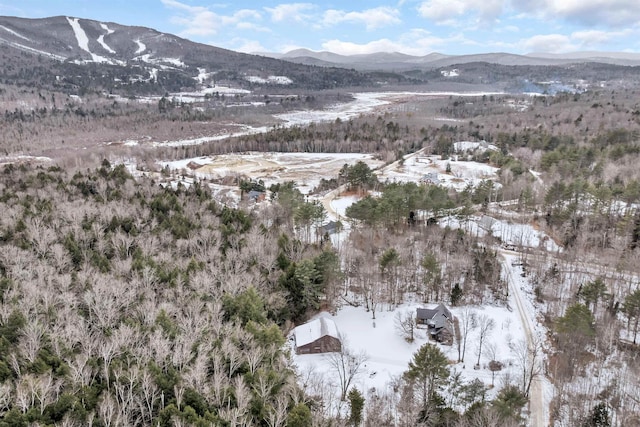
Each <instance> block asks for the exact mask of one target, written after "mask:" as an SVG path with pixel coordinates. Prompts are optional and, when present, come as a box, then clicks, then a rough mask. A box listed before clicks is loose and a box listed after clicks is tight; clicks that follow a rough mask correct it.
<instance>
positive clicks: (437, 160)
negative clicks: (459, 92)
mask: <svg viewBox="0 0 640 427" xmlns="http://www.w3.org/2000/svg"><path fill="white" fill-rule="evenodd" d="M467 144H469V143H467ZM478 144H479V143H478ZM447 169H449V170H450V172H447ZM498 170H499V169H498V168H496V167H493V166H490V165H488V164H486V163H478V162H467V161H462V160H457V157H456V156H454V157H453V158H451V159H447V160H443V159H442V158H441V156H434V155H427V154H424V151H423V150H421V151H418V152H417V153H413V154H409V155H407V156H405V157H404V160H403V161H402V162H395V163H392V164H391V165H389V166H386V167H384V168H383V169H382V170H380V171H378V173H377V175H378V180H380V181H382V182H416V183H419V182H421V181H422V180H423V179H424V177H425V176H427V175H431V176H432V181H434V180H435V182H432V183H437V184H439V185H442V186H445V187H448V188H453V189H455V190H457V191H462V190H464V189H465V188H466V187H467V186H468V185H472V186H476V185H478V184H479V183H480V182H481V181H482V180H491V181H494V182H495V183H496V185H499V183H497V181H498V174H497V173H498Z"/></svg>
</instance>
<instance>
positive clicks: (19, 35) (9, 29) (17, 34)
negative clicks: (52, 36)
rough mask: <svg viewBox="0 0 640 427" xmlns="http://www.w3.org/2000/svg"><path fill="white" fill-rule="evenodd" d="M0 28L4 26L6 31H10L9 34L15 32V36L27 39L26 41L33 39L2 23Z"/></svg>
mask: <svg viewBox="0 0 640 427" xmlns="http://www.w3.org/2000/svg"><path fill="white" fill-rule="evenodd" d="M0 28H2V29H3V30H5V31H6V32H7V33H9V34H13V35H14V36H16V37H19V38H21V39H22V40H26V41H28V42H30V41H31V39H29V38H28V37H25V36H23V35H22V34H20V33H18V32H16V31H14V30H12V29H11V28H7V27H5V26H4V25H0Z"/></svg>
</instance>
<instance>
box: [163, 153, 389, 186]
mask: <svg viewBox="0 0 640 427" xmlns="http://www.w3.org/2000/svg"><path fill="white" fill-rule="evenodd" d="M358 161H363V162H365V163H367V164H368V165H369V167H371V168H376V167H378V166H380V165H381V164H382V162H381V161H380V160H376V159H375V158H374V157H373V156H372V155H370V154H358V153H253V152H252V153H231V154H224V155H218V156H211V157H198V158H193V159H183V160H178V161H173V162H161V163H160V164H161V166H162V167H165V166H168V167H169V169H172V170H182V169H187V167H188V166H187V165H189V164H191V167H192V169H193V168H194V167H195V169H193V173H191V174H193V175H195V176H197V177H199V178H207V179H210V178H214V179H221V178H224V177H226V176H245V177H247V178H250V179H253V180H256V181H257V180H262V181H264V183H265V185H266V186H267V187H268V186H270V185H271V184H277V183H282V182H286V181H294V182H296V183H297V187H298V189H299V190H300V191H301V192H302V193H303V194H308V193H309V192H310V191H311V190H312V189H313V188H315V187H316V186H317V185H318V184H319V183H320V180H321V179H322V178H327V179H329V178H335V177H336V176H337V175H338V172H339V171H340V169H341V168H342V167H343V166H344V165H345V164H349V165H352V164H355V163H356V162H358ZM196 165H197V167H196Z"/></svg>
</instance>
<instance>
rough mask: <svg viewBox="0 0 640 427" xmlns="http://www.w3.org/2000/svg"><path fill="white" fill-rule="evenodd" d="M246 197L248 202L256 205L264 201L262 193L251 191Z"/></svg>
mask: <svg viewBox="0 0 640 427" xmlns="http://www.w3.org/2000/svg"><path fill="white" fill-rule="evenodd" d="M247 196H248V198H249V201H251V202H255V203H258V202H261V201H263V200H264V199H265V196H266V195H265V193H264V191H258V190H251V191H249V193H248V195H247Z"/></svg>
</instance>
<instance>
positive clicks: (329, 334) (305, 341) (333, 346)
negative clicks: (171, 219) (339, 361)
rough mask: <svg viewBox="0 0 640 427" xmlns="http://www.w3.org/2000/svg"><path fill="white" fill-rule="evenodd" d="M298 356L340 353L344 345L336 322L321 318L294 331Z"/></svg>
mask: <svg viewBox="0 0 640 427" xmlns="http://www.w3.org/2000/svg"><path fill="white" fill-rule="evenodd" d="M293 337H294V340H295V347H296V353H297V354H309V353H327V352H332V351H340V350H341V349H342V343H341V341H340V337H339V334H338V327H337V326H336V324H335V322H334V321H333V320H331V319H329V318H326V317H320V318H318V319H315V320H312V321H310V322H308V323H305V324H303V325H300V326H298V327H296V328H295V329H294V330H293Z"/></svg>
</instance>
